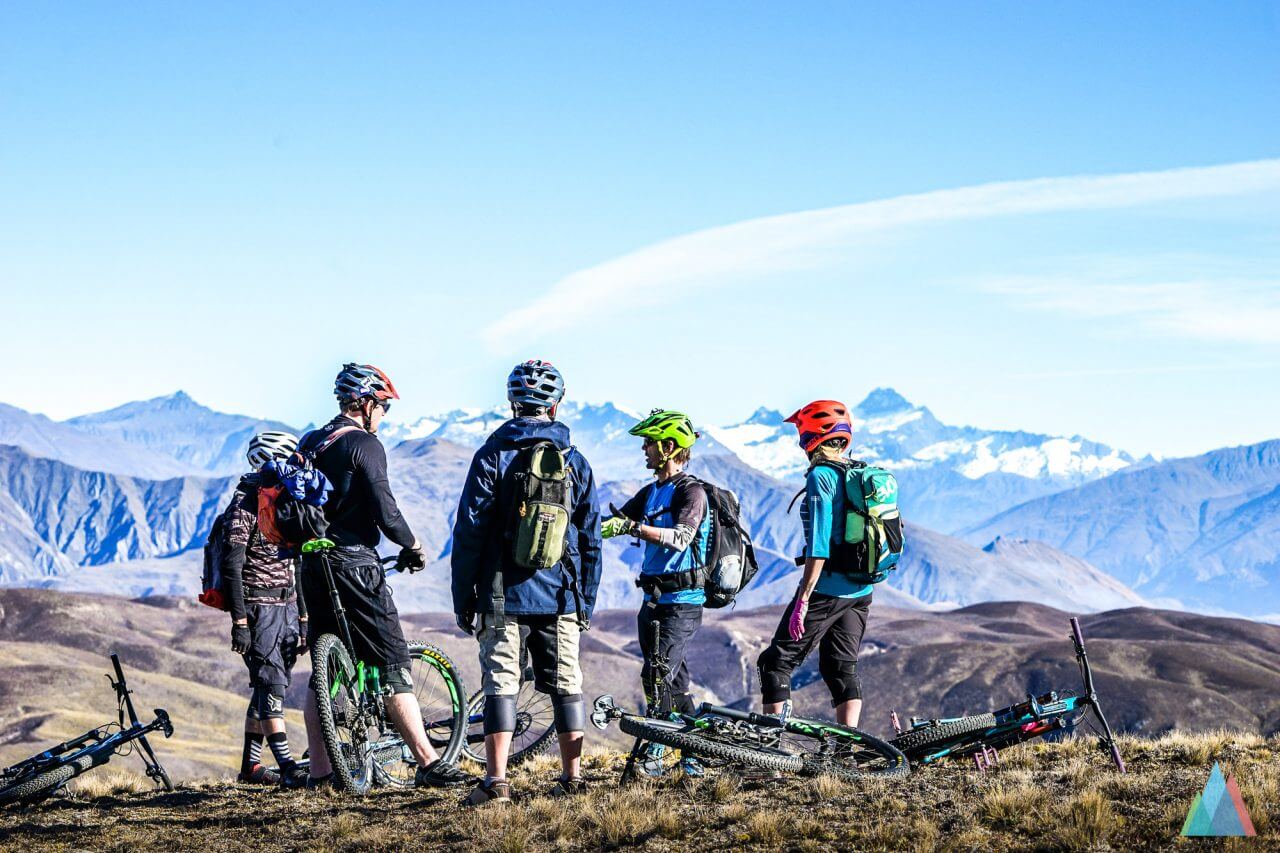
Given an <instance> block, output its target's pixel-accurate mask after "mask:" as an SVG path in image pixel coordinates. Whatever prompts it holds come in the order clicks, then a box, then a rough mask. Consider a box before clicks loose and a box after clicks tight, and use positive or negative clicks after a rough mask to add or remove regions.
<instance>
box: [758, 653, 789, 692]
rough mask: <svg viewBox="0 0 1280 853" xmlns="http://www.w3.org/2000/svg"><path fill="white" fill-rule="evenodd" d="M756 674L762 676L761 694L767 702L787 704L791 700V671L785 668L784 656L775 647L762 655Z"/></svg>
mask: <svg viewBox="0 0 1280 853" xmlns="http://www.w3.org/2000/svg"><path fill="white" fill-rule="evenodd" d="M756 672H757V673H758V674H759V676H760V693H761V697H762V698H763V699H764V701H765V702H767V703H774V702H785V701H787V700H788V699H790V698H791V669H790V668H788V667H785V666H783V664H782V655H780V654H779V653H778V651H777V650H776V649H775V648H774V647H773V646H770V647H769V648H767V649H765V650H764V651H763V652H761V653H760V659H759V660H758V661H757V662H756Z"/></svg>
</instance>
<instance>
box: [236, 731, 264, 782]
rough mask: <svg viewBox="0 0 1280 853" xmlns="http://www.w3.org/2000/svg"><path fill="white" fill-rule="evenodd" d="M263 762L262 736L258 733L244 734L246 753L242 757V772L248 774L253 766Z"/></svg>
mask: <svg viewBox="0 0 1280 853" xmlns="http://www.w3.org/2000/svg"><path fill="white" fill-rule="evenodd" d="M261 761H262V735H260V734H258V733H257V732H245V733H244V752H243V753H242V754H241V755H240V770H241V771H242V772H244V773H248V772H249V771H250V770H252V769H253V765H255V764H259V763H261Z"/></svg>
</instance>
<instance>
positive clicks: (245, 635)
mask: <svg viewBox="0 0 1280 853" xmlns="http://www.w3.org/2000/svg"><path fill="white" fill-rule="evenodd" d="M252 642H253V635H252V634H250V633H249V626H248V625H237V624H235V623H234V622H233V623H231V651H233V652H235V653H236V654H238V655H242V654H245V653H247V652H248V651H249V645H250V644H251V643H252Z"/></svg>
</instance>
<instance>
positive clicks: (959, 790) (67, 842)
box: [0, 734, 1280, 853]
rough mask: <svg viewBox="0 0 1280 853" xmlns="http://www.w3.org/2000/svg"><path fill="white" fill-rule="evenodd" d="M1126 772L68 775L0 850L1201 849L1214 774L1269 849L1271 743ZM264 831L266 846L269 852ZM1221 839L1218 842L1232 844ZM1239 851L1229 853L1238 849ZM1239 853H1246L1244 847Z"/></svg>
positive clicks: (1038, 749)
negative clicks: (441, 782) (490, 789)
mask: <svg viewBox="0 0 1280 853" xmlns="http://www.w3.org/2000/svg"><path fill="white" fill-rule="evenodd" d="M1123 749H1124V752H1125V755H1126V757H1127V759H1128V761H1129V766H1130V772H1129V773H1128V774H1126V775H1123V776H1122V775H1120V774H1118V773H1116V772H1115V771H1114V770H1113V769H1111V767H1110V762H1109V760H1108V759H1107V757H1106V756H1105V755H1103V754H1101V753H1099V752H1096V751H1095V750H1094V749H1093V744H1092V742H1090V741H1085V740H1075V741H1069V742H1065V743H1054V744H1049V743H1037V744H1025V745H1023V746H1020V747H1015V748H1013V749H1011V750H1007V751H1005V752H1004V753H1003V754H1002V756H1003V757H1002V762H1001V764H1000V765H999V766H998V767H996V768H995V769H993V770H992V771H990V772H988V773H985V774H981V773H978V772H976V771H975V770H973V767H972V765H971V764H967V763H961V762H957V763H954V764H951V765H947V766H941V767H936V768H931V769H929V770H923V771H919V772H916V773H914V774H912V776H911V777H910V778H908V779H906V780H904V781H901V782H898V783H895V784H884V783H875V782H866V783H863V784H858V785H851V784H845V783H842V782H839V781H837V780H836V779H834V778H832V777H819V778H815V779H803V778H788V779H779V780H774V779H763V778H755V779H752V778H747V779H741V778H738V777H736V776H734V775H729V774H725V773H720V774H715V775H709V776H708V777H707V778H706V779H704V780H700V781H697V782H683V781H677V780H664V781H661V782H658V783H645V784H641V785H637V786H634V787H631V788H627V789H619V788H618V787H617V785H616V778H617V769H618V767H619V766H620V763H621V759H620V757H619V756H618V755H617V754H605V753H600V754H595V755H593V756H591V757H590V759H589V761H588V762H587V764H588V766H587V775H588V776H589V777H590V778H592V779H593V780H595V785H594V787H593V788H592V790H591V791H590V793H589V794H587V795H585V796H583V797H580V798H577V799H573V800H569V801H565V800H557V799H551V798H549V797H545V796H541V795H539V792H541V791H543V790H545V788H546V787H547V782H548V781H549V780H550V779H551V778H552V776H553V775H554V774H555V772H556V762H555V760H554V759H553V758H546V757H544V758H541V759H538V760H537V761H536V762H534V763H533V765H532V766H530V767H523V768H520V769H519V770H517V771H516V772H514V773H513V774H512V779H513V783H514V787H515V789H516V792H517V795H518V799H517V800H516V802H514V803H512V804H511V805H510V806H507V807H505V808H503V807H495V806H488V807H485V808H481V809H464V808H461V807H460V806H459V805H458V800H459V795H458V794H457V793H442V792H434V791H433V792H417V791H409V792H395V793H391V792H382V793H375V794H373V795H371V796H369V797H367V798H365V799H361V800H353V799H345V798H343V797H341V796H340V795H337V794H330V793H324V794H314V793H313V794H307V793H295V792H290V793H276V792H271V793H267V792H259V791H254V790H250V789H244V788H237V787H236V786H234V785H231V784H228V783H226V782H223V781H208V782H190V783H185V784H182V785H180V787H179V790H177V791H176V792H174V793H172V794H161V793H152V792H143V791H144V788H145V786H146V785H148V784H149V783H147V782H146V780H142V779H139V778H138V777H136V776H131V775H126V774H121V773H120V772H118V771H116V772H115V773H114V774H113V773H112V772H111V771H109V770H108V772H107V773H104V774H101V775H99V776H96V777H95V776H93V775H90V776H86V777H83V784H82V785H81V786H80V788H79V790H78V791H76V792H72V793H71V795H69V796H68V797H64V798H61V799H59V800H54V801H50V802H48V803H46V804H45V805H43V806H36V807H33V808H31V809H28V810H26V811H25V812H10V813H4V814H0V845H2V846H4V847H5V848H7V849H14V848H17V847H20V848H21V849H22V850H24V851H31V853H34V851H42V850H62V849H68V848H72V849H86V848H93V849H106V850H125V849H128V850H175V849H181V850H185V849H192V848H204V849H209V850H224V849H225V850H232V849H235V850H240V849H275V848H277V847H278V848H282V849H311V850H405V849H414V848H425V849H432V850H437V849H448V850H477V851H505V852H506V853H516V851H523V850H543V849H559V850H596V849H601V848H606V849H617V848H637V849H644V850H654V851H663V850H683V849H700V850H739V849H752V850H776V849H785V850H799V851H805V850H813V851H817V850H833V849H868V850H926V851H928V850H955V851H970V850H1055V849H1062V850H1083V849H1104V850H1106V849H1110V850H1135V849H1175V848H1185V849H1199V848H1201V847H1204V846H1206V844H1207V843H1212V844H1214V845H1215V846H1219V845H1220V844H1221V842H1216V841H1214V842H1204V841H1198V840H1192V839H1182V840H1179V838H1178V832H1179V830H1180V829H1181V827H1182V823H1183V820H1184V819H1185V817H1186V814H1187V810H1188V809H1189V808H1190V806H1191V802H1192V800H1193V799H1194V797H1195V795H1196V793H1198V792H1199V791H1200V790H1201V789H1202V788H1203V786H1204V783H1205V781H1206V780H1207V778H1208V774H1209V767H1210V766H1211V764H1212V762H1213V761H1214V760H1218V761H1221V762H1222V764H1223V766H1224V768H1226V769H1227V770H1229V772H1231V773H1233V774H1235V776H1236V778H1237V780H1238V782H1239V784H1240V788H1241V790H1242V792H1243V796H1244V800H1245V803H1246V805H1247V806H1248V808H1249V810H1250V812H1251V814H1252V818H1253V823H1254V825H1255V827H1256V829H1257V832H1258V837H1257V838H1255V839H1242V840H1240V841H1244V842H1246V843H1247V844H1248V848H1249V849H1260V848H1271V849H1280V738H1275V737H1273V738H1270V739H1264V738H1262V737H1260V736H1258V735H1233V734H1199V735H1188V734H1172V735H1167V736H1165V737H1162V738H1160V739H1156V740H1138V739H1130V738H1126V739H1125V740H1124V742H1123ZM268 833H273V834H274V835H273V836H272V840H268V835H267V834H268ZM1229 843H1230V842H1229ZM1237 843H1239V842H1237ZM1242 849H1243V847H1242Z"/></svg>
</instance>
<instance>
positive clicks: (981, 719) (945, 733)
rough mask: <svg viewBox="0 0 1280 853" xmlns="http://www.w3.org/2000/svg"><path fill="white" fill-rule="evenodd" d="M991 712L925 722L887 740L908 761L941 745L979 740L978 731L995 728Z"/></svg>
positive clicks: (962, 744) (921, 758)
mask: <svg viewBox="0 0 1280 853" xmlns="http://www.w3.org/2000/svg"><path fill="white" fill-rule="evenodd" d="M995 725H996V715H995V714H977V715H975V716H972V717H959V718H957V719H954V720H941V721H938V722H930V723H925V724H924V725H922V726H917V727H916V728H913V729H909V730H908V731H905V732H903V733H902V734H900V735H898V736H897V737H896V738H894V739H893V740H891V741H890V743H891V744H893V745H894V746H896V747H897V748H898V749H900V750H902V752H903V753H904V754H905V755H906V756H907V758H909V759H911V760H912V761H916V762H920V761H924V760H925V759H927V758H928V757H929V756H930V755H932V754H934V753H936V752H939V751H941V750H943V749H952V750H954V749H957V748H960V749H964V748H967V747H970V746H977V745H979V744H981V743H982V733H983V732H985V731H987V730H988V729H992V728H995Z"/></svg>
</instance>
